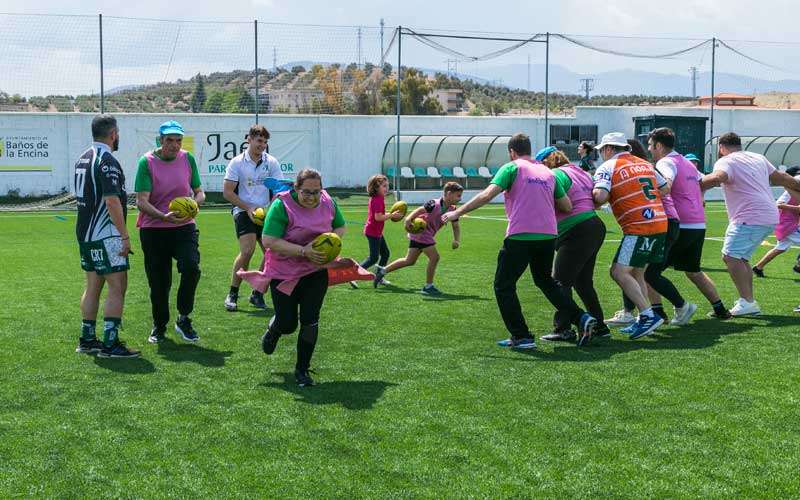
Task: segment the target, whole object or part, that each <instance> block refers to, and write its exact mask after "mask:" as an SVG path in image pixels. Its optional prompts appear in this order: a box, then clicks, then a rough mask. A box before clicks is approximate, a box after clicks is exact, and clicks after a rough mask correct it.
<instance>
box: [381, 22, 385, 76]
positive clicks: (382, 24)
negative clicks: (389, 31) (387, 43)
mask: <svg viewBox="0 0 800 500" xmlns="http://www.w3.org/2000/svg"><path fill="white" fill-rule="evenodd" d="M385 24H386V23H384V22H383V18H381V69H383V65H384V63H385V62H386V61H385V60H384V59H383V27H384V25H385Z"/></svg>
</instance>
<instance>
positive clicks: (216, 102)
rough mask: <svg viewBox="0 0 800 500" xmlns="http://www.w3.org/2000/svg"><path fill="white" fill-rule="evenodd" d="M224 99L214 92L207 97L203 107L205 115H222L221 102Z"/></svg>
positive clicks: (223, 96) (221, 95) (223, 95)
mask: <svg viewBox="0 0 800 500" xmlns="http://www.w3.org/2000/svg"><path fill="white" fill-rule="evenodd" d="M224 99H225V94H223V93H222V92H220V91H218V90H216V91H214V92H212V93H211V95H210V96H208V100H207V101H206V104H205V106H204V109H203V110H204V111H205V112H206V113H222V101H223V100H224Z"/></svg>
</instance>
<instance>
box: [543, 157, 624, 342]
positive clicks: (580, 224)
mask: <svg viewBox="0 0 800 500" xmlns="http://www.w3.org/2000/svg"><path fill="white" fill-rule="evenodd" d="M536 160H538V161H541V162H542V163H544V164H545V165H546V166H547V167H548V168H550V169H551V171H552V172H553V174H554V175H555V177H556V182H557V183H558V184H559V185H561V187H562V188H563V189H564V191H566V193H567V196H568V197H569V200H570V202H572V210H570V211H569V212H556V222H557V224H558V239H557V240H556V257H555V261H554V263H553V278H554V279H555V280H556V281H557V282H558V283H559V285H561V287H562V289H563V290H564V291H565V293H569V294H571V293H572V289H573V288H574V289H575V291H576V292H577V293H578V297H580V298H581V301H582V302H583V305H584V306H585V307H586V310H587V311H588V312H589V314H591V315H592V316H593V317H594V318H597V321H598V325H597V328H596V329H595V332H594V336H596V337H610V336H611V331H610V330H609V329H608V327H607V326H606V325H605V324H604V323H602V320H601V318H602V317H603V308H602V307H601V306H600V299H599V298H598V297H597V291H596V290H595V289H594V266H595V263H596V261H597V254H598V253H599V252H600V248H601V247H602V246H603V241H605V239H606V225H605V224H604V223H603V221H602V220H601V219H600V217H598V216H597V214H596V213H595V211H594V200H593V199H592V189H593V188H594V180H593V179H592V176H591V175H589V173H588V172H586V171H584V170H583V169H582V168H581V167H579V166H577V165H573V164H571V163H570V162H569V159H567V157H566V155H564V153H562V152H561V151H559V150H558V149H556V148H555V147H554V146H549V147H546V148H543V149H541V150H539V152H538V153H536ZM570 326H571V325H570V322H569V318H568V317H567V316H566V315H565V314H563V313H561V312H559V311H556V314H555V316H554V317H553V332H552V333H550V334H548V335H544V336H543V337H542V340H550V341H558V340H562V341H566V342H574V341H575V340H576V339H577V334H576V333H575V331H574V330H572V329H571V328H570Z"/></svg>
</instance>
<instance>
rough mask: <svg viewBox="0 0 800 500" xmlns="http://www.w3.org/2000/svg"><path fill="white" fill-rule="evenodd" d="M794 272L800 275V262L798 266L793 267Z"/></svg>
mask: <svg viewBox="0 0 800 500" xmlns="http://www.w3.org/2000/svg"><path fill="white" fill-rule="evenodd" d="M792 271H794V272H796V273H800V262H798V263H797V264H795V265H794V266H793V267H792Z"/></svg>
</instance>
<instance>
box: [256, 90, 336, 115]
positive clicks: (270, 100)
mask: <svg viewBox="0 0 800 500" xmlns="http://www.w3.org/2000/svg"><path fill="white" fill-rule="evenodd" d="M250 94H251V95H253V96H254V97H255V91H253V90H251V91H250ZM324 98H325V93H324V92H323V91H321V90H312V89H281V90H271V89H264V90H261V91H259V93H258V100H259V103H260V104H261V109H264V110H265V111H266V112H267V113H276V112H280V111H288V112H292V113H297V112H298V111H300V110H306V109H310V108H311V105H312V103H313V102H314V100H315V99H316V100H317V101H322V100H323V99H324Z"/></svg>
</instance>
